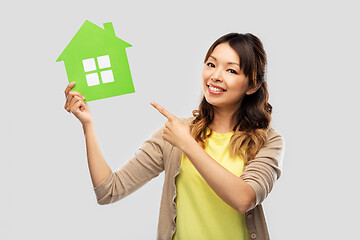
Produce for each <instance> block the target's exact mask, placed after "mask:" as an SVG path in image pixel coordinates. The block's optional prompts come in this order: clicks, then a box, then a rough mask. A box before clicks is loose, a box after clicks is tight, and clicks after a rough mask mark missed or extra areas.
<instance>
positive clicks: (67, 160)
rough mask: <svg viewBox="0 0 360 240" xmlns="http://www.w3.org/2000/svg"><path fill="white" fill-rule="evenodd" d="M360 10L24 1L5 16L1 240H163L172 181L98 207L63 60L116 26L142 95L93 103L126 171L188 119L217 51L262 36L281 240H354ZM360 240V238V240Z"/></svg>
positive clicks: (350, 6) (111, 155)
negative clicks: (276, 150)
mask: <svg viewBox="0 0 360 240" xmlns="http://www.w3.org/2000/svg"><path fill="white" fill-rule="evenodd" d="M357 9H358V8H357V7H356V4H355V1H341V3H337V1H296V2H292V1H263V2H261V1H178V2H173V1H126V2H125V1H20V2H18V1H17V2H16V1H14V2H12V3H10V2H7V3H6V4H2V7H1V10H0V11H1V14H0V16H1V38H0V41H1V66H2V67H1V69H2V71H1V72H2V75H1V82H2V87H1V90H2V91H1V92H2V94H0V95H1V96H0V97H1V99H0V100H1V101H0V102H1V168H0V169H1V174H0V176H1V179H0V180H1V181H0V182H1V198H0V201H1V202H0V211H1V213H0V239H89V240H90V239H99V238H101V239H106V238H112V239H154V238H155V235H156V227H157V221H158V211H159V205H160V197H161V188H162V183H163V174H161V175H160V176H159V177H158V178H156V179H154V180H153V181H151V182H149V183H148V184H147V185H145V186H144V187H143V188H141V189H140V190H138V191H137V192H135V193H133V194H132V195H130V196H129V197H127V198H125V199H123V200H121V201H120V202H117V203H115V204H112V205H107V206H100V205H97V203H96V199H95V195H94V192H93V190H92V184H91V180H90V176H89V172H88V168H87V161H86V152H85V143H84V136H83V132H82V128H81V125H80V122H79V121H78V120H77V119H76V118H75V117H74V116H73V115H71V114H69V113H67V112H66V111H65V110H64V108H63V106H64V103H65V97H64V89H65V87H66V85H67V77H66V72H65V68H64V65H63V63H56V62H55V60H56V59H57V57H58V56H59V55H60V53H61V52H62V50H63V49H64V48H65V46H66V45H67V44H68V42H69V41H70V40H71V39H72V37H73V36H74V34H75V33H76V31H77V30H78V29H79V27H80V26H81V24H82V23H83V22H84V21H85V20H90V21H91V22H93V23H95V24H97V25H99V26H102V24H103V23H104V22H109V21H111V22H113V25H114V28H115V32H116V34H117V36H119V37H120V38H122V39H123V40H125V41H127V42H129V43H130V44H132V45H133V47H131V48H128V49H127V54H128V58H129V63H130V68H131V72H132V76H133V80H134V84H135V90H136V93H135V94H129V95H124V96H119V97H113V98H109V99H105V100H98V101H94V102H90V103H89V105H90V109H91V112H92V114H93V118H94V120H95V127H96V132H97V136H98V140H99V143H100V146H101V150H102V152H103V155H104V157H105V158H106V160H107V162H108V164H109V165H110V166H111V168H112V169H113V170H116V169H117V168H119V167H120V166H121V165H122V164H124V163H125V162H126V161H127V159H129V158H130V157H132V156H133V154H134V153H135V152H136V151H137V150H138V147H139V146H140V145H141V143H142V142H143V141H144V140H145V139H147V138H148V137H149V136H150V134H152V133H153V132H154V131H155V130H156V129H158V128H159V127H160V126H161V125H162V124H163V123H164V122H165V118H164V117H163V116H162V115H160V114H159V113H158V112H157V111H156V110H155V109H153V108H152V107H151V106H150V104H149V101H151V100H154V101H157V102H158V103H160V104H161V105H163V106H164V107H165V108H167V109H168V110H169V111H170V112H172V113H173V114H175V115H177V116H179V117H188V116H190V115H191V111H192V110H193V109H195V108H196V107H197V106H198V103H199V101H200V96H201V87H200V86H201V85H200V81H201V70H202V67H203V63H202V61H203V58H204V56H205V54H206V51H207V49H208V47H209V46H210V45H211V44H212V42H213V41H215V40H216V39H217V38H218V37H220V36H221V35H223V34H226V33H228V32H242V33H246V32H251V33H253V34H255V35H257V36H258V37H259V38H260V39H261V40H262V41H263V43H264V47H265V49H266V51H267V54H268V61H269V65H268V81H269V82H268V83H269V88H270V103H271V104H272V105H273V107H274V112H273V125H274V127H275V128H276V129H277V130H278V131H279V132H281V133H282V134H283V135H284V137H285V140H286V152H285V158H284V162H283V174H282V176H281V178H280V180H279V181H278V182H277V183H276V185H275V187H274V189H273V191H272V192H271V194H270V195H269V197H268V198H267V199H266V201H265V202H264V207H265V212H266V217H267V221H268V226H269V230H270V234H271V236H272V239H275V240H285V239H294V240H295V239H354V238H356V237H357V236H358V231H357V227H358V221H359V220H358V217H357V216H358V214H359V206H358V202H359V200H360V199H359V198H360V197H359V194H358V191H357V190H356V189H358V187H357V183H358V182H359V178H358V176H359V174H358V167H359V160H360V159H359V153H358V148H359V146H358V145H359V140H358V136H359V133H360V132H359V126H358V125H359V122H360V118H359V100H358V97H357V94H358V87H359V83H358V80H359V76H358V65H359V52H360V48H359V42H360V34H359V30H358V29H359V20H360V17H359V14H358V11H357ZM355 236H356V237H355Z"/></svg>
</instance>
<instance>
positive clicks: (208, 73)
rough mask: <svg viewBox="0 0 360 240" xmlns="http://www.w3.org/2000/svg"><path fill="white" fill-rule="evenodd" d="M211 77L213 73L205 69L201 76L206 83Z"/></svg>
mask: <svg viewBox="0 0 360 240" xmlns="http://www.w3.org/2000/svg"><path fill="white" fill-rule="evenodd" d="M210 75H211V72H210V71H209V70H207V69H203V71H202V74H201V76H202V79H203V80H204V81H206V80H208V79H209V78H210Z"/></svg>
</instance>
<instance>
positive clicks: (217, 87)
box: [207, 83, 226, 92]
mask: <svg viewBox="0 0 360 240" xmlns="http://www.w3.org/2000/svg"><path fill="white" fill-rule="evenodd" d="M207 86H208V87H209V86H211V87H212V88H213V90H215V91H216V90H217V91H218V90H219V89H220V90H221V91H218V92H226V90H225V89H224V88H222V87H220V86H216V85H214V84H211V83H208V84H207ZM214 88H215V89H214Z"/></svg>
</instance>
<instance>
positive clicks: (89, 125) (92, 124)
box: [82, 121, 94, 131]
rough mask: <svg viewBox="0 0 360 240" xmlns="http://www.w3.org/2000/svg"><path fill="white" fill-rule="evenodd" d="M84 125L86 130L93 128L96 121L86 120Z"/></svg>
mask: <svg viewBox="0 0 360 240" xmlns="http://www.w3.org/2000/svg"><path fill="white" fill-rule="evenodd" d="M82 127H83V130H84V131H85V130H86V129H89V128H93V127H94V123H93V121H88V122H84V123H82Z"/></svg>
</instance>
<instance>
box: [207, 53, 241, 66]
mask: <svg viewBox="0 0 360 240" xmlns="http://www.w3.org/2000/svg"><path fill="white" fill-rule="evenodd" d="M209 57H211V58H213V59H214V60H216V58H215V57H213V56H209ZM227 64H235V65H238V66H239V67H240V64H238V63H236V62H227Z"/></svg>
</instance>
